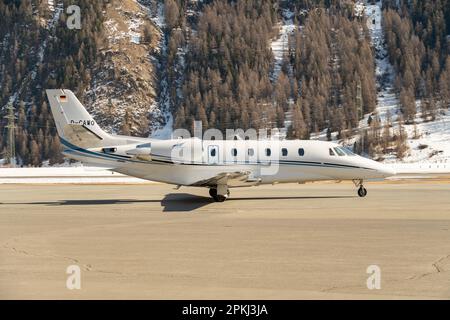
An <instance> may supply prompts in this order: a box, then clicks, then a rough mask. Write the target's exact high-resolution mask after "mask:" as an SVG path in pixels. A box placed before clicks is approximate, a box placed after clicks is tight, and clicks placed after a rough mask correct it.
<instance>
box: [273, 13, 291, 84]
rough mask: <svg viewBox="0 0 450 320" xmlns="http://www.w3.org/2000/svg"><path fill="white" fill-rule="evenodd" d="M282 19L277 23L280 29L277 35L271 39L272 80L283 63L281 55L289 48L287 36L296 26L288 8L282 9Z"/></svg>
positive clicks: (275, 77) (276, 76)
mask: <svg viewBox="0 0 450 320" xmlns="http://www.w3.org/2000/svg"><path fill="white" fill-rule="evenodd" d="M282 16H283V19H282V21H281V23H280V24H279V28H280V31H279V33H278V37H277V38H276V39H275V40H273V41H272V43H271V45H270V46H271V48H272V53H273V57H274V60H275V61H274V62H275V63H274V68H273V74H272V80H276V79H278V74H279V73H280V70H281V65H282V63H283V57H284V55H285V54H287V53H288V50H289V36H290V35H292V34H293V32H294V30H295V28H296V26H295V25H294V21H293V16H294V13H293V12H291V11H289V10H283V12H282Z"/></svg>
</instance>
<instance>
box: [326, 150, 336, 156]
mask: <svg viewBox="0 0 450 320" xmlns="http://www.w3.org/2000/svg"><path fill="white" fill-rule="evenodd" d="M328 152H329V153H330V156H335V155H336V154H335V153H334V151H333V149H331V148H330V149H328Z"/></svg>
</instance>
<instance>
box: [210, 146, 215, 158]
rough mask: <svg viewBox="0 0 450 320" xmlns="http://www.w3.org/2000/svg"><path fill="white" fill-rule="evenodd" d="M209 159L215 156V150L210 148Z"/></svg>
mask: <svg viewBox="0 0 450 320" xmlns="http://www.w3.org/2000/svg"><path fill="white" fill-rule="evenodd" d="M209 153H210V155H211V157H215V156H216V149H215V148H211V151H210V152H209Z"/></svg>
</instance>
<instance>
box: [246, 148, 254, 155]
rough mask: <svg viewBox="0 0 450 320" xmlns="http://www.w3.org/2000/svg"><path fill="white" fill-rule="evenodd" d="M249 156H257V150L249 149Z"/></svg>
mask: <svg viewBox="0 0 450 320" xmlns="http://www.w3.org/2000/svg"><path fill="white" fill-rule="evenodd" d="M247 152H248V155H249V156H250V157H253V156H254V155H255V150H253V149H251V148H250V149H248V151H247Z"/></svg>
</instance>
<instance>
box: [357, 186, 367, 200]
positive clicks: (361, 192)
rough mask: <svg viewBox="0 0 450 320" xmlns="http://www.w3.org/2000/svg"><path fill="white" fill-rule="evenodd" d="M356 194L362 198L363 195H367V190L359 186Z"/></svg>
mask: <svg viewBox="0 0 450 320" xmlns="http://www.w3.org/2000/svg"><path fill="white" fill-rule="evenodd" d="M358 196H360V197H361V198H364V197H365V196H367V190H366V188H364V187H360V188H359V189H358Z"/></svg>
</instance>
